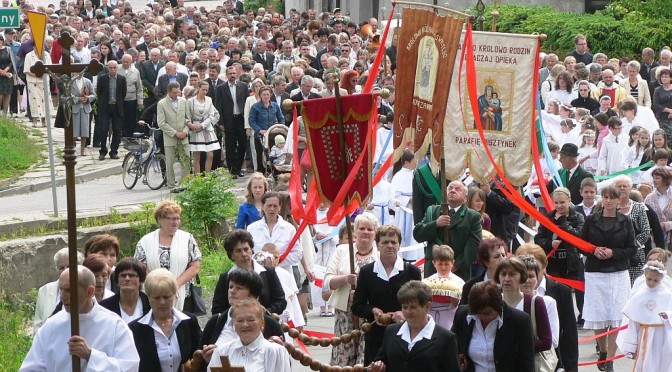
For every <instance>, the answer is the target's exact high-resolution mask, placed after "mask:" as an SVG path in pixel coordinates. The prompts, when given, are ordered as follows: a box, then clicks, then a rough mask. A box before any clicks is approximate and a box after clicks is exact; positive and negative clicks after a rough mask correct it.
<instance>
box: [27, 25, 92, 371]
mask: <svg viewBox="0 0 672 372" xmlns="http://www.w3.org/2000/svg"><path fill="white" fill-rule="evenodd" d="M58 43H59V45H61V46H62V47H63V52H62V53H63V54H62V56H63V57H62V63H61V64H60V65H45V64H43V63H42V61H37V62H36V63H35V65H33V66H32V67H31V68H30V72H32V73H34V74H35V75H36V76H37V77H42V75H44V74H45V73H46V74H49V76H51V78H52V79H54V81H56V82H58V81H59V80H60V81H61V82H62V83H63V95H62V97H63V99H64V102H63V103H61V105H62V106H63V122H64V124H65V125H64V126H65V148H64V149H63V164H65V185H66V194H67V208H68V214H67V216H68V255H69V257H68V261H69V269H68V270H69V271H70V288H71V291H70V332H71V334H72V336H76V335H79V306H78V305H77V304H78V298H77V297H78V296H77V290H76V288H77V287H78V278H77V209H76V205H75V204H76V203H75V201H76V200H75V164H77V155H75V136H74V132H73V128H72V124H71V121H72V101H71V100H70V95H71V92H72V78H71V76H70V74H72V73H79V75H80V76H81V75H83V74H84V72H85V71H89V72H91V73H92V74H94V75H95V74H97V73H99V72H100V71H102V70H103V65H102V64H101V63H100V62H99V61H98V60H97V59H95V58H94V59H92V60H91V62H90V63H88V64H84V63H74V64H73V63H71V61H70V47H71V46H72V45H73V44H74V43H75V40H74V39H73V38H72V36H70V34H69V33H68V32H63V33H62V34H61V36H60V37H59V38H58ZM40 55H41V54H40ZM55 74H63V75H61V76H56V75H55ZM80 369H81V368H80V364H79V358H78V357H77V356H75V355H73V356H72V370H73V372H79V371H80Z"/></svg>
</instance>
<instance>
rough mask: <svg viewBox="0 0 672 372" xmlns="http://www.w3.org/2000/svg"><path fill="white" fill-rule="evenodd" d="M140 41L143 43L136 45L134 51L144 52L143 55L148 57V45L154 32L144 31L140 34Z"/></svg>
mask: <svg viewBox="0 0 672 372" xmlns="http://www.w3.org/2000/svg"><path fill="white" fill-rule="evenodd" d="M142 40H143V42H142V43H140V44H138V45H137V46H136V47H135V49H137V50H138V52H139V51H144V52H145V55H149V52H150V51H149V47H148V46H149V44H151V42H152V41H154V30H153V29H151V28H148V29H146V30H145V31H144V32H143V33H142Z"/></svg>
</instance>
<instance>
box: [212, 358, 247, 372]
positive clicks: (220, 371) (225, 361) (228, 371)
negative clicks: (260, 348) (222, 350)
mask: <svg viewBox="0 0 672 372" xmlns="http://www.w3.org/2000/svg"><path fill="white" fill-rule="evenodd" d="M219 358H220V360H221V361H222V366H221V367H210V370H211V371H212V372H245V367H240V366H232V365H231V362H230V361H229V357H228V356H226V355H222V356H220V357H219Z"/></svg>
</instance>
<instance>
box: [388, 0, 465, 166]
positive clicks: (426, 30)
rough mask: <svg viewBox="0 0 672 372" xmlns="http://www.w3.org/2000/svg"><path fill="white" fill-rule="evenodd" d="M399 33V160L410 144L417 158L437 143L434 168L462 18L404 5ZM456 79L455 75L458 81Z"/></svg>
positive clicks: (396, 108)
mask: <svg viewBox="0 0 672 372" xmlns="http://www.w3.org/2000/svg"><path fill="white" fill-rule="evenodd" d="M402 23H403V25H404V26H403V32H401V33H400V34H399V47H398V49H397V60H398V61H403V63H399V64H398V65H397V82H396V100H395V104H394V141H393V144H394V155H393V157H394V161H397V160H399V158H400V157H401V154H402V153H403V152H404V149H405V148H410V149H411V150H413V152H414V153H415V157H416V159H417V160H420V159H422V158H423V157H424V156H425V154H426V153H427V146H429V145H430V144H431V146H432V157H431V159H432V163H433V164H434V167H433V168H434V169H436V167H435V166H436V164H437V162H438V161H439V159H440V158H441V136H442V135H443V134H442V133H443V123H444V117H445V115H446V102H447V101H448V92H449V91H448V89H447V88H448V87H449V86H450V81H451V78H452V76H453V74H452V72H453V66H454V65H455V62H456V58H455V56H456V55H457V49H458V42H459V37H460V31H461V30H462V26H463V24H464V20H463V19H462V18H455V17H452V16H441V15H438V14H436V13H435V12H433V11H430V10H424V9H412V8H410V9H404V14H403V18H402ZM453 80H454V79H453Z"/></svg>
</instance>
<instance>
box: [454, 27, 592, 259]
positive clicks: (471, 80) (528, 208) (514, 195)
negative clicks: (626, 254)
mask: <svg viewBox="0 0 672 372" xmlns="http://www.w3.org/2000/svg"><path fill="white" fill-rule="evenodd" d="M538 50H539V45H537V52H538ZM465 58H466V65H467V66H466V67H467V89H468V93H469V98H470V104H471V109H472V111H473V112H478V106H477V102H478V97H477V96H476V91H475V90H474V87H476V86H477V85H476V84H477V79H476V65H475V62H474V54H473V34H472V20H471V19H469V24H468V27H467V32H466V35H465V38H464V45H463V46H462V54H461V58H460V72H461V71H462V65H463V63H464V61H465ZM458 76H459V85H458V86H459V87H460V89H459V90H458V92H459V94H460V102H461V101H462V90H461V87H462V82H461V80H462V74H461V73H460V74H459V75H458ZM460 110H462V104H460ZM462 116H463V117H464V113H463V115H462ZM533 120H534V119H533ZM474 121H475V122H476V126H477V128H478V134H479V136H480V138H481V142H482V143H483V148H484V150H485V152H486V154H487V156H488V158H489V160H490V162H491V163H492V165H493V166H494V168H495V171H496V172H497V175H499V177H500V179H501V183H500V182H499V181H498V180H497V179H496V178H495V177H494V175H493V174H492V173H490V171H488V172H489V173H490V177H491V178H492V179H493V181H494V182H495V184H496V185H497V186H498V187H499V188H500V189H501V190H502V192H503V193H504V195H505V196H506V197H508V198H509V199H510V200H511V201H512V202H513V203H514V204H516V206H518V208H520V209H521V210H522V211H524V212H525V213H527V214H529V215H530V216H532V217H533V218H534V219H536V220H537V221H539V223H541V224H542V225H544V226H545V227H546V228H548V229H549V230H551V231H552V232H554V233H555V234H556V235H558V237H560V239H562V240H564V241H566V242H567V243H569V244H571V245H574V246H576V247H577V248H579V249H580V250H582V251H584V252H586V253H589V254H593V251H594V250H595V246H594V245H593V244H590V243H588V242H585V241H584V240H582V239H580V238H578V237H576V236H574V235H572V234H570V233H568V232H567V231H565V230H562V229H561V228H560V227H558V226H557V225H555V224H554V223H553V222H551V221H550V220H549V219H548V218H547V217H546V216H544V215H543V214H542V213H540V212H539V211H538V210H537V209H536V208H535V207H534V206H532V205H530V204H529V203H528V202H527V200H525V199H524V198H523V197H522V196H521V195H520V194H519V193H518V192H517V191H516V188H515V187H514V186H513V185H512V184H511V183H510V182H509V181H508V180H507V178H506V177H505V175H504V172H503V171H502V169H501V168H500V167H499V166H498V165H497V163H496V162H495V159H494V157H493V156H492V152H491V151H490V147H489V146H488V142H487V140H486V138H485V134H484V132H483V125H482V123H481V118H480V117H479V116H478V115H474ZM464 125H465V126H466V122H465V123H464ZM466 133H467V135H469V132H468V131H467V132H466ZM532 133H533V135H534V136H535V137H536V133H535V132H532ZM533 138H534V137H533ZM533 142H534V141H533ZM472 146H474V145H473V144H472ZM474 148H475V146H474ZM475 153H476V156H477V157H478V159H479V161H480V162H481V163H482V164H483V165H484V168H486V169H487V167H486V166H485V162H484V161H483V159H482V158H481V157H480V154H479V153H478V151H475ZM502 183H503V185H502Z"/></svg>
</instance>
